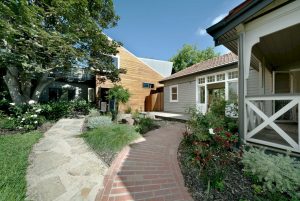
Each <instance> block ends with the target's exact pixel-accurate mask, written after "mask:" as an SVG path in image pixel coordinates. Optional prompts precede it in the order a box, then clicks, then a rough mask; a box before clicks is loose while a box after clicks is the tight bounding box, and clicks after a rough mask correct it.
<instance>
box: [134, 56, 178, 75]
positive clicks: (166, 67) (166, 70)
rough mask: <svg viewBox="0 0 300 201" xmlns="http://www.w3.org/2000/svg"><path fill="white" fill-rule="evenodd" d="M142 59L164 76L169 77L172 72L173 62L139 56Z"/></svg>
mask: <svg viewBox="0 0 300 201" xmlns="http://www.w3.org/2000/svg"><path fill="white" fill-rule="evenodd" d="M139 59H140V60H141V61H143V62H144V63H146V64H147V65H148V66H150V67H151V68H152V69H153V70H155V71H156V72H158V73H159V74H161V76H163V77H168V76H170V75H171V73H172V68H173V62H170V61H162V60H156V59H148V58H139Z"/></svg>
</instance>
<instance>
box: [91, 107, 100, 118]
mask: <svg viewBox="0 0 300 201" xmlns="http://www.w3.org/2000/svg"><path fill="white" fill-rule="evenodd" d="M99 116H100V112H99V110H98V109H96V108H91V109H90V112H89V117H99Z"/></svg>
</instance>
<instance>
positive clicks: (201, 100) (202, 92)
mask: <svg viewBox="0 0 300 201" xmlns="http://www.w3.org/2000/svg"><path fill="white" fill-rule="evenodd" d="M198 96H199V97H198V100H199V103H205V86H199V87H198Z"/></svg>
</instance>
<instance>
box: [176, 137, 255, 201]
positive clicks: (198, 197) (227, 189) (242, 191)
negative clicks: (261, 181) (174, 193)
mask: <svg viewBox="0 0 300 201" xmlns="http://www.w3.org/2000/svg"><path fill="white" fill-rule="evenodd" d="M187 146H189V145H187V144H185V143H184V142H182V143H181V144H180V146H179V150H178V161H179V162H180V167H181V172H182V174H183V177H184V181H185V185H186V186H187V187H188V189H189V192H190V193H191V195H192V197H193V199H194V200H195V201H203V200H206V199H207V200H215V201H217V200H232V201H235V200H236V201H240V200H253V199H254V195H253V190H252V187H251V185H252V183H251V181H250V180H249V179H248V178H246V177H245V176H244V175H243V172H242V166H241V164H240V161H239V159H233V160H232V161H231V162H230V165H229V169H230V173H229V174H228V175H227V176H226V177H225V179H224V181H225V182H224V189H222V190H217V189H211V190H210V192H209V194H207V188H206V185H205V184H204V183H203V181H202V180H201V178H200V177H199V175H200V173H201V171H200V169H199V168H197V167H193V166H189V165H188V163H187V162H186V158H188V157H189V152H188V151H187V149H188V148H189V147H187Z"/></svg>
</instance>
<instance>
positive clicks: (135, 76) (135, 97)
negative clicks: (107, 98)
mask: <svg viewBox="0 0 300 201" xmlns="http://www.w3.org/2000/svg"><path fill="white" fill-rule="evenodd" d="M118 50H119V54H118V56H119V57H120V68H123V69H126V71H127V72H126V74H121V75H120V78H121V81H120V82H119V83H117V84H120V85H122V86H123V87H124V88H127V89H129V92H130V99H129V102H128V103H126V104H124V105H120V108H119V109H120V111H123V112H124V111H125V110H126V109H127V108H128V107H130V108H131V109H132V111H135V110H138V111H144V108H145V99H146V97H147V96H149V95H150V92H151V90H155V89H157V87H159V86H163V85H162V84H159V83H158V82H159V81H160V80H162V79H163V77H162V76H161V75H160V74H159V73H157V72H156V71H154V70H152V69H151V68H150V67H149V66H148V65H146V64H145V63H143V62H142V61H141V60H139V59H138V58H137V57H136V56H135V55H133V54H132V53H130V52H129V51H128V50H126V49H125V48H123V47H120V48H119V49H118ZM144 82H147V83H152V84H154V88H152V89H151V88H143V83H144ZM112 86H113V84H112V83H111V82H110V81H106V82H105V83H97V84H96V88H97V89H96V90H97V91H98V90H99V88H111V87H112ZM97 94H98V93H97ZM97 99H99V97H97Z"/></svg>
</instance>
